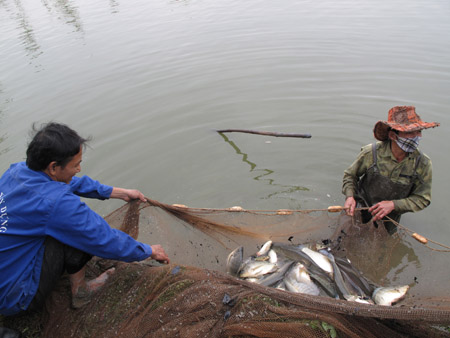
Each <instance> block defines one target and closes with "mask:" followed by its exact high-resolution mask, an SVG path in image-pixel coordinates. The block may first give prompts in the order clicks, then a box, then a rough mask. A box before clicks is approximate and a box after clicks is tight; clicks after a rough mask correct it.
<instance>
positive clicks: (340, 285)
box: [321, 250, 359, 300]
mask: <svg viewBox="0 0 450 338" xmlns="http://www.w3.org/2000/svg"><path fill="white" fill-rule="evenodd" d="M321 252H323V254H326V255H327V256H328V259H329V260H330V263H331V265H332V266H333V270H334V281H335V283H336V287H337V290H338V293H339V294H340V296H341V298H343V299H346V300H349V299H355V298H356V297H358V296H359V295H357V294H356V293H355V292H354V291H353V288H352V286H351V285H350V284H349V282H348V281H347V280H345V279H344V276H343V275H342V272H341V270H340V269H339V268H338V266H337V264H336V261H335V260H334V256H333V254H332V253H331V252H328V251H326V250H321Z"/></svg>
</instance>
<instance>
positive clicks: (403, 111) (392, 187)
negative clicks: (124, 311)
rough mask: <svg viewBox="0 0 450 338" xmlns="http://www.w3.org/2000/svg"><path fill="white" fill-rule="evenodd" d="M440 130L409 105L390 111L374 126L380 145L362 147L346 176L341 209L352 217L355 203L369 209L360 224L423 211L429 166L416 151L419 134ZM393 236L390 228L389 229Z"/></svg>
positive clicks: (428, 187)
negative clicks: (424, 119) (433, 129)
mask: <svg viewBox="0 0 450 338" xmlns="http://www.w3.org/2000/svg"><path fill="white" fill-rule="evenodd" d="M437 126H439V123H436V122H432V123H428V122H423V121H422V120H421V119H420V117H419V115H417V114H416V112H415V108H414V107H411V106H399V107H394V108H392V109H391V110H390V111H389V114H388V121H378V122H377V123H376V124H375V127H374V136H375V138H376V139H377V140H378V141H379V142H376V143H374V144H371V145H367V146H364V147H363V148H362V150H361V152H360V154H359V155H358V157H357V159H356V160H355V161H354V162H353V163H352V165H351V166H350V167H349V168H347V169H346V170H345V171H344V179H343V186H342V192H343V194H344V195H345V196H346V201H345V205H344V207H346V208H347V214H348V215H350V216H353V214H354V210H355V207H356V205H357V202H358V203H359V205H361V206H367V207H369V209H368V213H365V214H364V213H363V221H364V222H367V221H369V220H370V218H372V219H373V220H374V221H377V220H381V219H383V218H384V217H386V216H389V217H390V218H392V219H394V220H395V221H397V222H398V221H399V220H400V215H401V214H403V213H405V212H411V211H412V212H415V211H419V210H422V209H424V208H425V207H427V206H428V205H429V204H430V202H431V182H432V165H431V160H430V158H429V157H428V156H427V155H425V154H423V153H422V152H421V151H420V150H419V149H418V148H417V147H418V144H419V140H420V138H421V136H422V132H421V131H422V130H423V129H427V128H434V127H437ZM387 228H388V231H389V232H393V231H395V228H394V227H393V225H389V227H388V226H387Z"/></svg>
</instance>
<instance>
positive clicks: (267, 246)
mask: <svg viewBox="0 0 450 338" xmlns="http://www.w3.org/2000/svg"><path fill="white" fill-rule="evenodd" d="M271 247H272V241H267V242H266V243H264V244H263V246H262V247H261V249H260V250H259V251H258V252H257V253H256V257H259V256H263V255H266V254H267V253H268V252H269V250H270V248H271Z"/></svg>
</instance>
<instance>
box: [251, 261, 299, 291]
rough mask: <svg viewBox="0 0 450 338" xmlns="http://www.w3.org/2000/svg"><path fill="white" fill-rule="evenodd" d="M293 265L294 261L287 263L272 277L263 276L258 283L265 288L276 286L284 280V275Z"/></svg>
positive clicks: (280, 266)
mask: <svg viewBox="0 0 450 338" xmlns="http://www.w3.org/2000/svg"><path fill="white" fill-rule="evenodd" d="M293 264H294V262H293V261H285V262H284V263H283V264H280V265H278V266H279V268H278V270H277V271H275V272H274V273H271V274H270V275H265V276H262V277H261V278H260V279H259V280H258V281H256V283H258V284H261V285H264V286H273V285H276V284H277V283H278V282H280V281H282V280H283V278H284V275H285V274H286V272H287V271H288V270H289V268H290V267H291V266H292V265H293Z"/></svg>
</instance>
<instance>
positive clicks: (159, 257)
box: [150, 244, 170, 264]
mask: <svg viewBox="0 0 450 338" xmlns="http://www.w3.org/2000/svg"><path fill="white" fill-rule="evenodd" d="M150 247H151V248H152V255H151V256H150V257H151V258H152V259H154V260H155V261H158V262H160V263H164V264H169V262H170V260H169V256H167V254H166V252H165V251H164V249H163V248H162V246H161V245H159V244H155V245H151V246H150Z"/></svg>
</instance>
